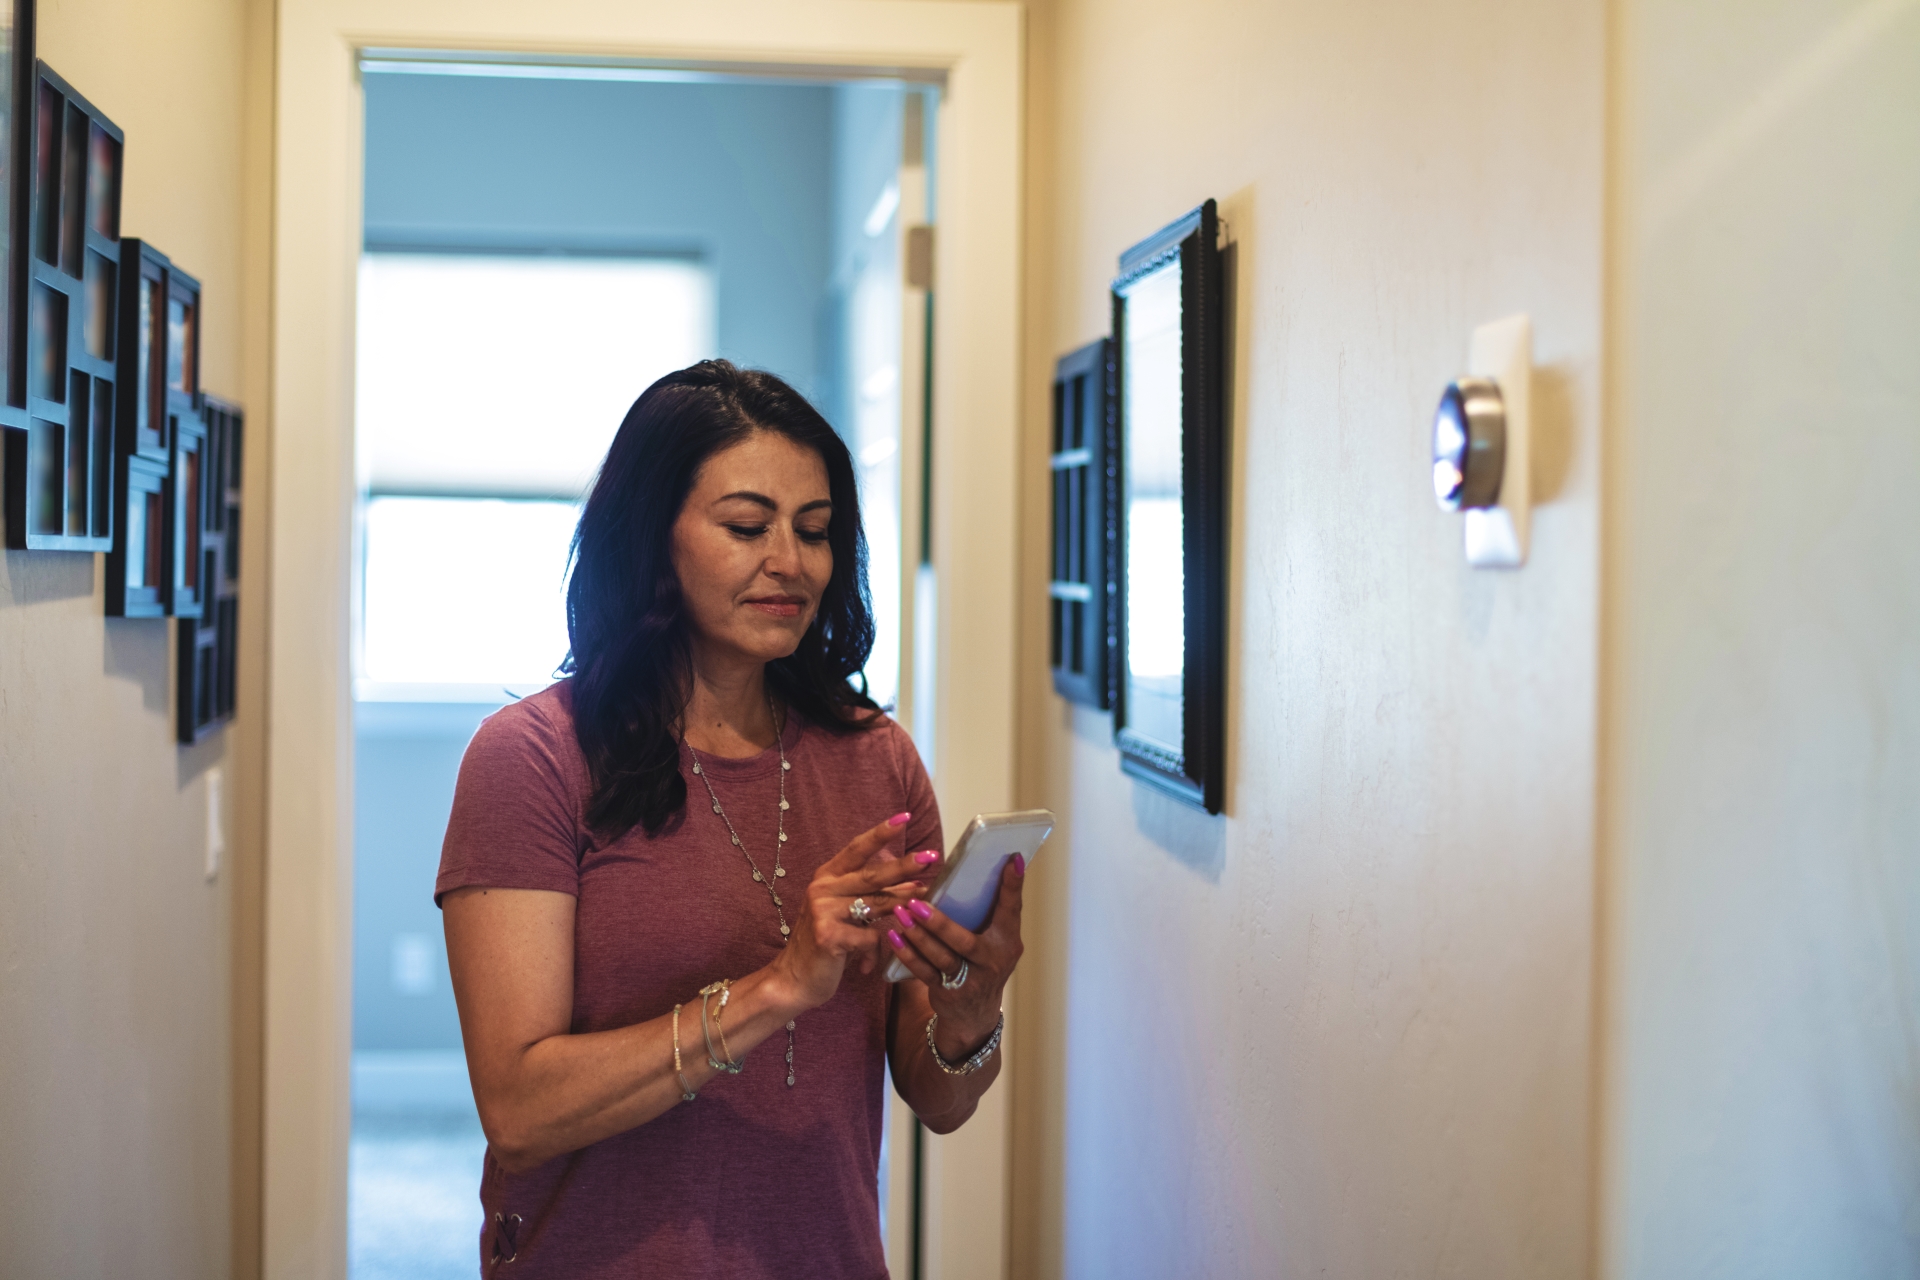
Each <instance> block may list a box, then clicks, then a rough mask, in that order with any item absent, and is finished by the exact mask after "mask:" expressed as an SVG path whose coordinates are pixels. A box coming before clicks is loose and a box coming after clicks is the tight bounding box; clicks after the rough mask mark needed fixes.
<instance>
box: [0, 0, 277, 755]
mask: <svg viewBox="0 0 1920 1280" xmlns="http://www.w3.org/2000/svg"><path fill="white" fill-rule="evenodd" d="M34 25H35V12H34V5H33V0H0V286H3V290H4V298H3V299H0V437H3V439H0V469H3V475H4V479H0V501H3V502H4V519H3V520H0V525H3V526H4V529H3V531H0V533H3V536H4V541H5V544H6V546H7V547H8V548H9V549H10V550H14V551H27V552H35V553H38V552H56V553H57V552H66V553H74V552H83V553H104V557H105V574H104V580H105V590H104V594H105V611H106V613H107V615H108V616H110V617H116V618H136V619H160V618H169V617H171V618H175V619H177V620H178V622H177V633H176V640H177V648H176V655H175V657H176V661H175V667H176V672H177V676H178V679H177V682H176V692H175V702H176V716H175V719H176V728H177V734H176V736H177V738H178V739H179V741H180V742H182V743H191V742H196V741H199V740H201V739H203V738H205V737H206V736H207V735H208V734H210V733H212V732H214V731H216V730H218V729H219V728H220V727H221V726H222V725H224V724H225V723H226V722H227V721H229V720H230V719H232V717H233V713H234V704H235V691H236V688H237V685H238V680H237V671H236V667H237V661H238V658H237V654H238V639H239V585H240V565H239V551H240V545H239V541H240V519H241V507H242V502H241V476H242V458H243V456H244V454H243V450H242V441H243V439H244V435H245V415H244V414H243V413H242V411H241V409H240V407H239V406H238V405H235V404H231V403H229V402H227V401H224V400H221V399H218V398H217V397H213V396H209V395H206V394H205V393H204V391H203V389H202V387H201V383H200V355H201V337H202V333H201V326H202V301H201V288H200V282H199V280H197V279H196V278H195V277H194V276H192V275H190V274H188V273H187V272H185V271H183V270H181V269H180V267H179V266H178V265H177V264H175V263H174V262H173V261H172V260H171V259H170V258H169V257H168V256H167V255H166V254H165V253H163V252H161V251H160V250H159V249H158V248H157V247H155V246H154V245H153V244H151V243H149V242H147V241H145V240H141V239H137V238H132V237H128V238H124V239H123V238H122V236H121V212H122V210H121V203H122V200H121V195H122V181H123V177H124V166H125V156H126V135H125V133H124V132H123V131H122V130H121V129H120V127H119V126H118V125H116V124H115V123H114V122H113V121H112V120H111V119H109V118H108V117H107V116H106V115H105V114H104V113H102V112H101V111H100V109H99V108H97V107H96V106H94V105H93V103H91V102H90V101H88V99H87V98H86V97H85V96H84V95H83V94H81V93H80V92H79V91H78V90H77V89H76V88H75V87H74V86H73V85H72V84H70V83H69V82H68V81H67V80H65V79H64V78H63V77H61V76H60V75H59V74H58V73H57V72H55V71H54V70H53V69H52V68H51V67H49V66H47V65H46V64H45V63H44V62H40V61H38V60H37V59H36V58H35V56H34Z"/></svg>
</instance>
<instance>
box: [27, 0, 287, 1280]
mask: <svg viewBox="0 0 1920 1280" xmlns="http://www.w3.org/2000/svg"><path fill="white" fill-rule="evenodd" d="M247 8H248V6H247V5H245V4H243V3H240V2H239V0H176V2H174V3H170V4H168V5H165V6H163V7H161V6H154V5H151V4H141V3H134V2H133V0H49V2H47V3H42V4H41V5H40V24H41V30H40V50H39V51H40V55H41V56H42V57H44V58H45V59H46V60H47V62H48V63H49V64H50V65H51V66H52V67H53V68H54V69H55V70H56V71H58V72H60V73H61V74H62V75H63V76H65V77H66V78H67V79H68V80H70V81H71V82H72V83H73V84H74V85H75V86H76V87H77V88H78V89H79V90H80V92H82V93H83V94H85V95H86V96H87V97H88V98H89V99H91V100H92V101H93V102H94V103H95V104H96V105H97V106H99V107H100V108H101V109H102V110H103V111H105V112H106V113H107V115H108V116H109V117H111V118H112V119H113V120H114V121H116V122H117V123H118V124H120V125H121V126H122V127H123V128H124V129H125V130H126V139H127V145H126V161H125V203H124V209H123V218H122V225H123V227H124V229H125V231H126V232H127V233H128V234H130V235H138V236H142V237H146V238H149V239H151V240H153V241H154V242H155V243H156V244H158V245H159V246H160V247H161V248H162V249H164V250H165V251H166V252H168V253H169V254H171V255H173V257H174V259H175V261H177V262H179V263H180V264H181V265H182V266H184V267H186V268H187V269H188V270H190V271H192V272H193V273H194V274H196V275H197V276H199V277H200V280H201V283H202V285H203V287H204V289H205V294H204V298H205V303H206V306H205V317H206V318H205V330H204V345H203V352H204V355H203V364H202V378H203V382H204V384H205V385H206V386H207V387H208V389H210V390H214V391H218V392H220V393H221V394H223V395H227V396H232V397H235V398H244V397H245V396H246V394H247V392H248V390H249V386H248V382H247V379H246V377H245V372H246V369H245V364H246V353H245V348H246V343H245V341H244V339H243V331H244V325H243V322H242V316H243V306H244V305H245V299H244V298H243V295H242V286H243V283H244V282H243V279H242V267H243V253H244V251H245V242H244V239H243V203H242V201H243V160H242V156H243V145H244V134H243V112H242V101H243V93H244V92H245V90H246V84H245V81H244V77H243V69H242V64H243V45H244V41H245V39H246V35H247V29H246V22H245V19H246V14H247ZM254 438H255V440H256V441H259V440H260V438H261V437H260V435H259V434H256V436H255V437H254ZM250 452H252V453H254V454H255V455H256V457H255V459H254V462H255V467H256V472H255V474H259V472H258V471H257V468H258V454H259V453H260V452H261V451H260V450H257V449H256V450H252V451H250ZM252 487H253V488H254V491H255V493H256V494H257V493H258V489H259V486H258V485H257V484H256V485H254V486H252ZM251 527H252V528H255V529H261V528H264V523H263V522H257V523H255V524H254V525H252V526H251ZM256 537H257V535H256ZM250 545H251V544H250ZM253 559H254V563H255V564H256V565H257V564H258V563H259V558H258V557H257V556H255V557H253ZM104 580H105V573H104V568H103V566H102V563H101V560H100V558H99V557H97V556H94V555H80V554H72V553H60V552H36V553H31V554H29V553H26V552H18V551H9V552H6V553H5V554H4V557H0V1027H4V1028H5V1033H4V1034H0V1149H4V1153H5V1154H4V1157H0V1240H4V1241H5V1242H6V1243H5V1248H4V1254H3V1256H0V1273H4V1274H6V1275H8V1276H22V1277H27V1276H63V1277H65V1276H72V1277H94V1276H102V1277H104V1276H126V1275H146V1276H164V1277H181V1278H182V1280H186V1278H188V1277H192V1278H194V1280H198V1278H199V1277H214V1276H223V1275H226V1274H228V1269H229V1263H230V1249H231V1247H232V1244H231V1240H230V1223H231V1222H232V1218H233V1214H232V1208H231V1204H230V1200H229V1197H230V1195H231V1194H234V1187H233V1183H232V1179H233V1173H232V1170H233V1168H234V1165H233V1157H232V1153H233V1152H234V1151H235V1150H236V1149H237V1148H238V1147H240V1146H241V1145H242V1143H241V1142H240V1141H239V1140H238V1139H237V1137H236V1130H235V1113H236V1108H235V1102H234V1100H235V1098H236V1096H238V1095H239V1094H240V1093H244V1092H245V1091H246V1090H248V1089H249V1088H251V1087H252V1085H251V1083H250V1081H249V1080H247V1079H242V1078H241V1077H245V1076H246V1075H247V1068H246V1065H245V1061H246V1047H245V1046H244V1045H238V1046H237V1045H236V1040H235V1037H234V1034H233V1030H232V1028H233V1027H234V1025H235V1022H236V1014H238V1013H239V1012H240V1005H241V1004H243V1003H244V1002H245V998H246V997H245V992H246V990H248V989H250V988H249V985H248V984H249V982H250V981H251V979H250V978H249V975H248V974H247V973H246V972H245V971H244V958H245V956H246V955H247V954H248V946H249V941H250V939H251V937H252V935H251V934H250V933H249V932H248V927H249V926H248V923H247V922H248V920H250V919H257V917H255V916H252V915H251V913H250V908H249V905H248V903H249V899H248V898H247V896H246V889H245V887H244V886H245V885H247V883H248V882H247V881H246V880H245V878H244V876H245V874H246V869H247V868H248V867H250V866H251V865H253V859H255V858H256V857H257V845H256V844H255V843H254V838H253V831H254V827H253V825H252V824H253V823H254V822H256V821H257V818H258V808H257V804H255V803H252V802H251V801H248V800H244V799H243V798H242V797H241V796H240V794H239V793H241V792H242V791H243V790H244V789H245V787H246V786H247V785H248V783H249V781H250V780H251V779H253V778H254V777H255V774H254V772H253V764H252V762H251V761H250V760H248V759H247V758H245V751H246V746H245V744H246V743H247V742H248V741H249V740H250V734H251V732H252V726H251V724H242V725H240V726H236V727H235V728H231V729H229V730H228V731H227V733H226V734H224V735H223V736H221V737H216V738H214V739H212V740H210V741H208V742H206V743H204V744H202V745H200V746H198V747H192V748H181V747H177V746H176V745H175V744H174V741H173V701H172V699H173V687H172V671H173V663H172V648H171V645H172V630H173V627H172V624H171V623H162V622H156V621H134V620H117V619H116V620H109V619H107V618H106V617H105V616H104V611H103V603H102V595H101V592H102V589H103V585H104ZM258 585H259V583H258V577H257V572H256V573H255V574H254V575H250V578H249V586H250V588H251V589H252V595H251V599H252V601H253V606H252V607H253V608H255V609H256V610H257V609H259V608H260V605H261V597H260V595H259V593H258V590H257V588H258ZM260 616H261V615H260V614H259V613H258V612H256V613H254V614H252V615H251V618H252V619H255V620H257V619H258V617H260ZM249 630H250V632H251V623H250V624H249ZM246 674H247V677H248V680H249V683H248V684H247V685H244V686H243V688H242V698H243V705H242V715H243V716H244V717H251V716H254V715H257V714H258V708H259V701H258V697H257V685H256V684H255V683H253V681H254V680H255V679H256V678H257V677H256V675H255V673H254V672H247V673H246ZM249 699H250V700H249ZM215 765H223V766H224V768H225V772H226V778H227V787H226V790H227V795H228V806H229V812H228V814H227V837H228V866H227V869H226V871H225V872H224V873H223V874H222V875H221V876H220V878H219V879H217V880H215V881H213V882H211V883H209V882H208V881H207V880H206V878H205V876H204V874H203V866H204V858H205V845H206V823H207V800H206V794H205V781H204V779H205V776H206V772H207V770H208V769H209V768H211V767H213V766H215ZM236 871H238V872H240V873H241V879H240V884H241V885H242V886H243V887H242V889H241V890H240V891H239V893H238V894H236V888H235V884H236V875H235V872H236ZM237 961H238V963H237ZM240 1021H241V1022H242V1023H245V1022H246V1019H245V1018H241V1019H240ZM250 1025H253V1026H257V1023H254V1024H250ZM237 1061H238V1064H239V1069H238V1070H236V1062H237ZM242 1127H243V1128H244V1127H245V1126H244V1123H243V1124H242Z"/></svg>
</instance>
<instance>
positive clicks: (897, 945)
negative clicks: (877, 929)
mask: <svg viewBox="0 0 1920 1280" xmlns="http://www.w3.org/2000/svg"><path fill="white" fill-rule="evenodd" d="M887 941H888V942H891V943H892V944H893V949H894V950H895V951H905V950H906V949H907V940H906V939H905V938H902V937H901V936H900V935H899V933H897V932H896V931H894V930H892V929H889V930H887Z"/></svg>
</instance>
